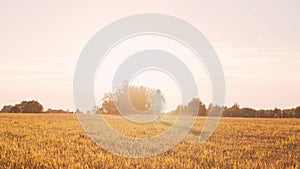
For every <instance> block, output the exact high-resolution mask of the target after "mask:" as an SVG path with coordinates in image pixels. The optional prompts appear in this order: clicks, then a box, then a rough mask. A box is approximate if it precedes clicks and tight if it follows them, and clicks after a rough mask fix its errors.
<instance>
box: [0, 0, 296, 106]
mask: <svg viewBox="0 0 300 169" xmlns="http://www.w3.org/2000/svg"><path fill="white" fill-rule="evenodd" d="M299 8H300V2H299V1H297V0H290V1H285V2H284V1H279V0H266V1H259V0H253V1H249V2H246V1H236V0H229V1H226V2H225V1H223V2H221V1H200V0H190V1H183V0H181V1H176V0H172V1H171V0H161V1H140V0H136V1H124V2H123V1H122V2H119V1H113V0H112V1H75V0H74V1H56V0H51V1H50V0H49V1H46V0H45V1H38V0H28V1H21V0H20V1H16V0H10V1H8V0H7V1H6V0H0V21H1V22H0V59H1V62H0V84H1V85H0V92H1V97H0V106H1V107H2V106H3V105H7V104H16V103H18V102H20V101H22V100H32V99H34V100H38V101H39V102H41V103H42V104H43V105H44V107H45V108H46V109H47V108H62V109H70V110H72V109H74V103H73V74H74V70H75V66H76V62H77V59H78V57H79V56H80V52H81V51H82V49H83V47H84V46H85V44H86V43H87V42H88V40H89V39H90V38H91V37H92V36H93V35H94V34H95V33H96V32H97V31H98V30H100V29H101V28H102V27H104V26H106V25H108V24H109V23H111V22H113V21H115V20H118V19H120V18H123V17H125V16H130V15H134V14H140V13H162V14H168V15H172V16H175V17H178V18H181V19H183V20H185V21H187V22H189V23H191V24H192V25H194V26H195V27H197V28H198V29H199V31H201V32H202V33H203V34H204V35H205V36H206V37H207V38H208V40H209V41H210V43H211V44H212V45H213V47H214V48H215V50H216V51H217V54H218V56H219V59H220V61H221V63H222V66H223V69H224V75H225V80H226V101H225V105H228V106H231V105H232V104H233V103H235V102H237V103H239V104H240V105H241V106H242V107H252V108H257V109H260V108H266V109H269V108H270V109H271V108H274V107H278V108H289V107H296V106H298V105H300V97H299V94H300V48H299V46H300V22H299V18H300V11H299ZM150 39H151V38H150ZM153 39H154V40H153ZM142 40H143V41H144V43H143V44H145V46H143V47H146V46H147V45H151V44H153V42H160V41H164V42H165V43H163V44H164V45H165V47H166V46H168V45H170V42H168V40H158V39H155V38H153V37H152V41H151V40H149V38H148V40H149V41H145V40H147V37H144V39H143V38H142ZM134 41H135V40H132V42H134ZM132 42H128V44H127V45H129V46H130V43H131V44H133V43H132ZM154 44H156V43H154ZM131 46H132V45H131ZM162 46H163V45H162ZM121 48H122V47H120V49H121ZM179 49H181V47H178V46H177V47H175V48H173V49H172V50H173V51H178V50H179ZM119 52H120V51H119ZM107 63H109V61H108V62H107ZM108 65H109V64H108ZM193 68H195V66H194V67H193V66H191V69H193ZM199 69H200V70H199V72H200V75H199V76H197V75H195V76H197V78H196V79H198V82H199V84H200V87H201V84H203V88H200V89H199V93H200V94H201V99H202V97H203V100H204V102H205V103H206V104H207V103H208V102H209V98H210V92H209V86H207V85H208V84H209V83H206V82H207V78H205V77H206V76H205V75H203V76H202V73H201V72H202V71H203V69H201V68H199ZM99 70H102V69H99ZM103 71H104V72H103V73H106V72H105V68H103ZM100 72H101V71H100ZM108 73H112V72H111V71H110V72H108ZM156 73H157V72H156ZM196 73H197V72H196ZM150 75H152V76H154V75H155V73H154V72H152V73H151V72H148V74H147V73H144V74H140V76H137V77H136V79H134V80H133V82H134V83H136V84H140V83H142V82H145V81H146V80H147V79H149V77H150ZM155 76H156V77H159V78H161V79H167V78H164V75H162V74H161V75H155ZM201 77H202V78H203V79H202V80H201ZM97 79H98V80H97ZM99 79H100V80H99ZM105 83H108V82H103V83H102V81H101V73H99V74H98V75H97V78H96V80H95V84H96V85H95V86H96V88H95V95H96V97H98V96H99V97H101V94H102V93H103V92H105V90H106V87H104V86H105V85H104V84H105ZM145 83H146V82H145ZM164 84H170V85H172V86H173V87H171V88H172V89H173V88H174V90H175V89H176V84H175V83H174V81H172V79H169V80H166V81H165V82H164ZM97 86H99V88H97ZM177 90H178V88H177ZM178 93H180V92H178V91H176V92H173V94H171V93H169V92H168V91H166V92H165V95H168V97H169V98H168V99H169V103H170V104H169V107H170V108H171V107H174V105H175V104H176V103H177V102H179V101H180V98H179V95H180V94H178ZM96 99H98V98H96ZM99 100H100V99H99Z"/></svg>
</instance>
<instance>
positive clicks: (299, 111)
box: [295, 106, 300, 118]
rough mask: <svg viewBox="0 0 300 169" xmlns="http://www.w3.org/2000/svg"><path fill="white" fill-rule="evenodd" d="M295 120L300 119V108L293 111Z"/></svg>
mask: <svg viewBox="0 0 300 169" xmlns="http://www.w3.org/2000/svg"><path fill="white" fill-rule="evenodd" d="M295 116H296V118H300V106H299V107H297V108H296V109H295Z"/></svg>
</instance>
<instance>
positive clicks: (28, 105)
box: [0, 100, 73, 113]
mask: <svg viewBox="0 0 300 169" xmlns="http://www.w3.org/2000/svg"><path fill="white" fill-rule="evenodd" d="M43 110H44V107H43V105H42V104H41V103H39V102H38V101H36V100H31V101H22V102H21V103H19V104H15V105H5V106H3V108H2V110H1V111H0V112H2V113H73V112H70V111H68V110H67V111H65V110H61V109H59V110H54V109H48V110H46V111H43Z"/></svg>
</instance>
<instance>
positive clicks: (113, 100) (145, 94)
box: [94, 82, 300, 118]
mask: <svg viewBox="0 0 300 169" xmlns="http://www.w3.org/2000/svg"><path fill="white" fill-rule="evenodd" d="M153 91H154V89H150V88H148V87H144V86H129V85H128V83H126V82H125V83H124V84H123V85H121V86H120V87H119V88H118V90H117V92H115V93H111V92H110V93H105V94H104V97H103V98H102V105H101V107H100V108H98V107H95V108H94V112H95V111H96V112H97V113H103V114H115V115H116V114H120V113H119V112H118V109H117V107H121V108H123V109H124V106H126V105H127V106H128V104H131V105H132V106H133V107H134V108H135V109H137V110H138V111H140V112H145V111H146V110H148V109H150V107H151V103H150V102H149V96H150V95H151V93H152V92H153ZM127 98H129V101H130V103H128V99H127ZM116 105H117V106H116ZM126 109H128V108H125V110H126ZM221 110H223V114H222V116H223V117H249V118H300V106H299V107H296V108H291V109H279V108H274V109H270V110H264V109H261V110H255V109H252V108H240V106H239V105H238V104H237V103H235V104H234V105H233V106H231V107H227V106H218V105H213V104H209V105H208V106H206V105H205V104H204V103H203V102H201V101H200V99H198V98H193V99H192V100H191V101H190V102H189V103H188V104H186V105H178V106H177V108H176V109H175V110H173V111H171V112H168V113H169V114H174V115H177V114H179V113H180V112H181V113H183V114H192V113H193V115H195V116H207V115H208V113H209V112H211V113H210V115H212V116H217V115H220V114H219V113H220V112H222V111H221ZM146 112H147V111H146ZM129 113H130V112H129Z"/></svg>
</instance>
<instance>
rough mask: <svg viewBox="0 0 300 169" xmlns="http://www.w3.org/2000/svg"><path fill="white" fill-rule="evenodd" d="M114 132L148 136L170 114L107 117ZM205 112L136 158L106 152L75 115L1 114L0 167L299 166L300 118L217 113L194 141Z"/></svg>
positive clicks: (157, 130)
mask: <svg viewBox="0 0 300 169" xmlns="http://www.w3.org/2000/svg"><path fill="white" fill-rule="evenodd" d="M105 118H106V119H107V121H108V122H109V123H110V124H111V125H112V126H113V127H114V128H115V129H116V130H118V131H119V132H121V133H123V134H126V135H129V136H133V137H148V136H153V135H155V134H158V133H160V132H162V131H164V130H165V129H167V128H168V127H169V125H168V124H171V123H172V121H173V120H174V119H172V118H167V117H162V119H161V120H162V121H164V123H160V122H154V123H150V124H147V125H140V124H134V123H129V122H127V121H126V120H124V119H122V118H121V117H119V116H106V117H105ZM204 120H205V118H204V117H198V118H197V122H196V124H195V126H194V127H193V129H192V131H191V132H190V133H189V134H188V136H187V137H186V138H185V140H184V141H182V142H181V143H180V144H178V145H177V146H176V147H174V148H173V149H171V150H169V151H167V152H166V153H164V154H161V155H159V156H155V157H150V158H145V159H135V158H126V157H120V156H118V155H114V154H111V153H109V152H107V151H106V150H104V149H102V148H101V147H99V146H97V145H96V144H95V143H94V142H93V141H92V140H91V139H90V138H89V137H88V136H87V135H86V134H85V132H84V131H83V129H82V128H81V126H80V123H79V121H78V119H77V117H76V115H74V114H8V113H2V114H0V168H228V169H231V168H251V169H252V168H257V169H259V168H268V169H269V168H270V169H272V168H300V119H245V118H222V120H221V122H220V124H219V126H218V128H217V129H216V131H215V133H214V134H213V135H212V137H210V139H209V140H208V141H207V142H205V143H204V144H198V143H197V139H198V137H199V134H200V131H201V127H202V125H203V123H204Z"/></svg>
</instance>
